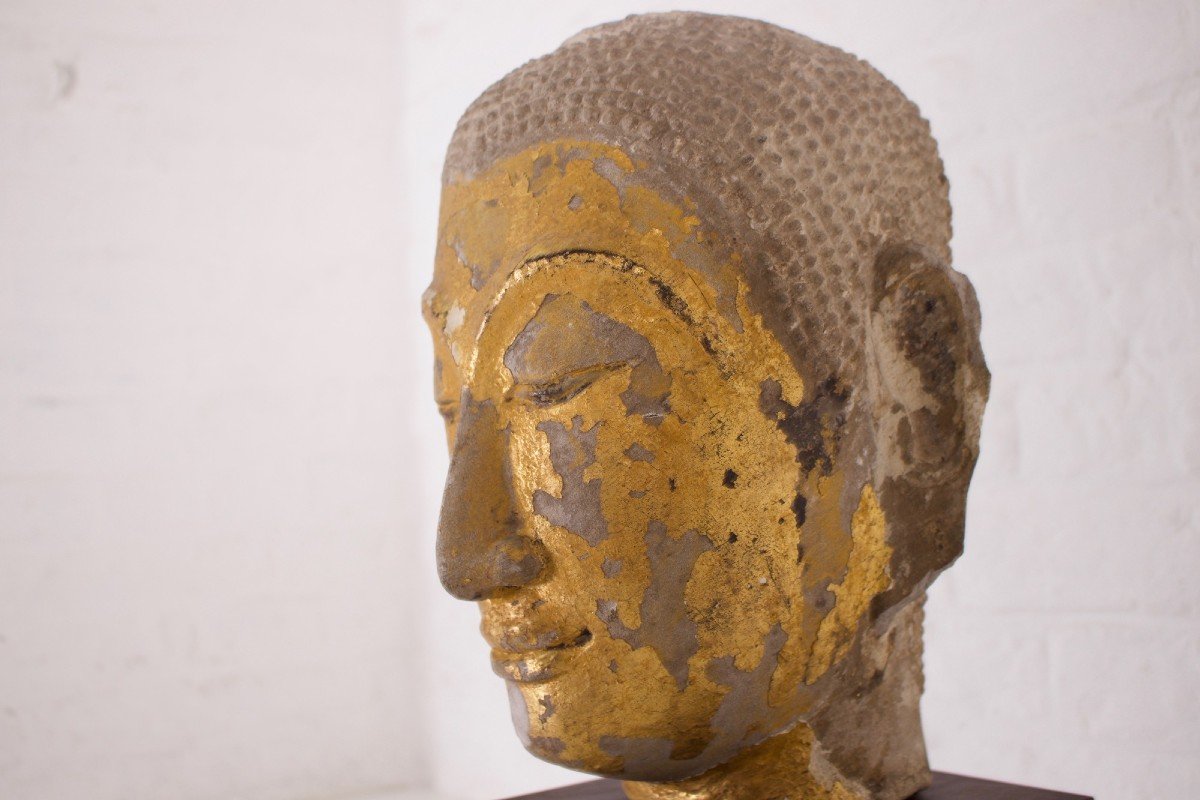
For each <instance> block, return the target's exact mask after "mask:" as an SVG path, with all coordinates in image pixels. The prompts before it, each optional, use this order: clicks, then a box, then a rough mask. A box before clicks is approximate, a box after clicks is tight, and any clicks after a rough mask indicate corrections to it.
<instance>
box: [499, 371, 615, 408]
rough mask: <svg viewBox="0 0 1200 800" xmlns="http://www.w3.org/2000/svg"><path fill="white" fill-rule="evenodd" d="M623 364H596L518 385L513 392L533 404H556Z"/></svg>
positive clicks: (541, 405)
mask: <svg viewBox="0 0 1200 800" xmlns="http://www.w3.org/2000/svg"><path fill="white" fill-rule="evenodd" d="M624 366H625V363H624V362H616V363H612V364H597V365H596V366H594V367H587V368H586V369H581V370H575V371H574V372H569V373H567V374H565V375H560V376H557V377H555V378H553V379H551V380H548V381H542V382H539V383H530V384H522V385H518V386H517V387H516V388H515V392H514V393H515V394H516V395H517V396H518V397H521V398H523V399H525V400H528V401H529V402H531V403H533V404H534V405H535V406H540V407H549V406H556V405H559V404H561V403H565V402H567V401H568V400H570V399H572V398H574V397H575V396H577V395H578V394H579V393H580V392H582V391H583V390H584V389H586V388H588V387H589V386H591V385H592V384H593V383H595V382H596V381H598V380H600V379H601V378H603V377H604V376H606V375H609V374H611V373H613V372H615V371H617V370H619V369H621V368H622V367H624Z"/></svg>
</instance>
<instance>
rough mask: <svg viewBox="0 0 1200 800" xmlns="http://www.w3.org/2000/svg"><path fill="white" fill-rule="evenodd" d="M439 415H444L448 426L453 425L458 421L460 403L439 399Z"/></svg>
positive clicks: (443, 417)
mask: <svg viewBox="0 0 1200 800" xmlns="http://www.w3.org/2000/svg"><path fill="white" fill-rule="evenodd" d="M437 407H438V413H439V414H441V415H442V419H443V420H445V422H446V424H447V425H453V424H454V423H455V421H457V420H458V401H457V400H447V399H444V398H441V397H439V398H438V400H437Z"/></svg>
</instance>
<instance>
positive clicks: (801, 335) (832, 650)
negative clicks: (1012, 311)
mask: <svg viewBox="0 0 1200 800" xmlns="http://www.w3.org/2000/svg"><path fill="white" fill-rule="evenodd" d="M949 239H950V207H949V202H948V195H947V183H946V179H945V177H944V175H943V171H942V165H941V161H940V160H939V158H938V154H937V148H936V144H935V142H934V140H933V139H932V137H931V136H930V133H929V127H928V124H927V123H926V122H925V121H924V120H923V119H922V118H921V117H920V115H919V113H918V111H917V109H916V107H915V106H914V105H913V104H912V103H911V102H910V101H908V100H907V99H906V98H905V97H904V95H903V94H901V92H900V91H899V90H898V89H897V88H896V87H895V86H893V85H892V84H891V83H889V82H888V81H887V80H886V79H885V78H884V77H883V76H881V75H880V74H879V73H878V72H876V71H875V70H874V69H872V68H871V67H870V66H869V65H867V64H866V63H865V62H862V61H860V60H858V59H856V58H855V57H853V56H851V55H848V54H846V53H844V52H842V51H840V50H837V49H835V48H832V47H829V46H826V45H823V44H819V43H817V42H815V41H812V40H811V39H808V38H805V37H803V36H800V35H798V34H795V33H792V32H789V31H786V30H783V29H780V28H777V27H774V26H771V25H768V24H765V23H762V22H756V21H752V20H746V19H738V18H731V17H720V16H709V15H701V14H685V13H671V14H658V15H648V16H639V17H631V18H629V19H626V20H624V21H622V22H618V23H613V24H609V25H602V26H600V27H597V28H592V29H590V30H587V31H584V32H583V33H581V34H579V35H578V36H576V37H574V38H572V39H570V40H569V41H567V42H566V43H565V44H563V45H562V46H561V47H560V48H559V49H558V50H556V51H555V52H553V53H552V54H550V55H548V56H546V57H544V58H541V59H538V60H536V61H532V62H530V63H528V64H526V65H525V66H523V67H521V68H520V69H518V70H516V71H515V72H513V73H511V74H509V75H508V76H507V77H505V78H504V79H502V80H501V81H500V82H498V83H496V84H495V85H493V86H492V87H491V88H489V89H488V90H487V91H486V92H485V93H484V94H483V95H482V96H481V97H480V98H479V99H478V100H476V101H475V103H474V104H473V105H472V106H471V107H470V108H469V109H468V110H467V112H466V113H465V114H464V116H463V117H462V120H461V121H460V123H459V125H458V129H457V131H456V132H455V135H454V138H453V141H452V142H451V144H450V148H449V153H448V156H447V158H446V164H445V171H444V178H443V197H442V208H441V218H440V229H439V233H438V242H437V259H436V267H435V275H434V279H433V284H432V286H431V287H430V289H429V291H428V292H427V294H426V297H425V314H426V317H427V319H428V322H429V324H430V327H431V329H432V331H433V338H434V342H435V350H436V358H437V367H436V383H437V389H436V390H437V399H438V404H439V406H440V408H441V411H442V414H443V416H444V418H445V422H446V430H447V440H448V444H449V449H450V454H451V459H450V468H449V476H448V478H447V482H446V489H445V497H444V501H443V508H442V514H441V521H440V523H439V531H438V568H439V571H440V576H441V579H442V583H443V584H444V585H445V587H446V589H447V590H448V591H449V592H450V593H452V594H453V595H455V596H456V597H460V598H462V599H464V600H471V601H475V602H476V603H478V604H479V607H480V609H481V611H482V617H483V622H482V631H483V635H484V637H485V638H486V639H487V641H488V642H489V643H490V645H491V646H492V648H493V650H492V661H493V669H494V670H495V671H496V672H497V674H499V675H500V676H501V677H502V678H503V679H504V680H505V682H506V683H507V686H508V690H509V698H510V703H511V708H512V715H513V720H514V723H515V726H516V729H517V732H518V734H519V735H520V737H521V740H522V741H523V743H524V744H525V746H526V748H527V749H529V750H530V751H531V752H532V753H534V754H535V755H537V756H539V757H541V758H543V759H546V760H548V761H551V762H555V763H558V764H562V765H564V766H567V767H571V768H574V769H579V770H584V771H588V772H592V773H595V774H600V775H606V776H612V777H618V778H621V779H623V780H625V781H626V784H625V785H626V792H627V793H628V794H629V795H630V796H631V797H635V798H636V797H662V798H668V797H678V798H684V797H687V798H716V797H723V798H724V797H730V798H741V797H745V798H756V799H757V800H762V798H769V797H784V796H792V797H801V796H803V797H810V796H811V797H839V798H841V797H856V798H857V797H877V798H900V797H906V796H908V795H909V794H910V793H911V792H913V791H915V790H916V789H919V788H921V786H923V785H924V784H925V783H926V782H927V781H928V767H927V764H926V759H925V750H924V745H923V740H922V737H921V731H920V719H919V709H918V701H919V697H920V693H921V684H922V675H921V621H922V605H923V602H924V592H925V589H926V587H927V586H928V585H929V583H930V581H932V580H933V578H934V577H935V576H936V575H937V574H938V573H939V572H940V571H941V570H942V569H944V568H945V567H946V566H948V565H949V564H950V563H951V562H952V561H953V560H954V559H955V558H956V557H957V556H958V554H959V553H960V552H961V548H962V540H963V518H964V506H965V501H966V491H967V484H968V482H969V480H970V476H971V471H972V469H973V467H974V463H975V459H976V455H977V447H978V438H979V425H980V417H981V414H982V410H983V405H984V402H985V400H986V396H987V389H988V372H987V369H986V367H985V365H984V361H983V357H982V353H981V351H980V346H979V313H978V308H977V305H976V302H975V297H974V293H973V291H972V289H971V286H970V284H969V283H968V281H967V279H966V278H965V277H963V276H962V275H960V274H959V273H957V272H955V271H954V270H953V269H952V268H951V267H950V250H949Z"/></svg>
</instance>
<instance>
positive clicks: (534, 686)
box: [506, 678, 733, 782]
mask: <svg viewBox="0 0 1200 800" xmlns="http://www.w3.org/2000/svg"><path fill="white" fill-rule="evenodd" d="M506 684H507V687H508V695H509V710H510V712H511V713H512V719H513V727H514V728H515V729H516V732H517V736H518V737H519V738H520V740H521V743H522V745H524V747H525V749H526V750H527V751H529V753H530V754H532V755H534V756H536V757H537V758H539V759H541V760H543V761H547V762H549V763H551V764H555V765H558V766H562V767H567V768H568V769H573V770H577V771H580V772H588V773H591V774H593V775H598V776H601V777H605V778H617V779H619V780H626V781H645V782H663V781H678V780H683V779H685V778H690V777H694V776H696V775H699V774H701V773H703V772H706V771H708V770H709V769H711V768H713V767H715V766H717V765H719V764H720V763H721V762H722V761H724V760H726V759H727V758H729V757H731V756H732V755H733V753H729V752H723V750H724V748H719V747H712V748H710V747H705V746H704V742H698V743H693V744H691V745H689V743H688V742H686V741H681V740H679V739H678V738H677V737H678V732H679V730H680V720H679V719H678V718H671V717H663V718H662V720H661V723H660V724H659V725H647V724H646V720H643V721H642V723H643V724H642V725H640V726H639V727H638V729H637V730H625V729H623V728H622V727H621V725H622V722H623V721H624V720H623V718H622V716H623V715H622V714H620V713H603V712H602V711H601V706H600V704H598V703H596V702H595V698H596V690H595V689H594V688H593V689H592V690H591V691H583V690H582V687H579V686H576V685H572V682H571V681H570V679H569V678H567V679H562V678H560V679H553V680H545V681H539V682H537V683H526V682H516V681H506ZM572 701H574V702H572ZM533 708H536V709H537V711H535V712H533V713H531V709H533ZM699 727H700V728H701V729H704V730H707V729H708V728H707V725H701V726H699Z"/></svg>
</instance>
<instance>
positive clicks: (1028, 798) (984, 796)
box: [509, 772, 1092, 800]
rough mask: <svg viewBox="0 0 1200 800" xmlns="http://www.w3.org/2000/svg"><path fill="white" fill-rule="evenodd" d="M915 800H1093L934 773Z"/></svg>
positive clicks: (613, 797)
mask: <svg viewBox="0 0 1200 800" xmlns="http://www.w3.org/2000/svg"><path fill="white" fill-rule="evenodd" d="M509 800H625V793H624V792H622V791H621V783H620V781H611V780H598V781H588V782H587V783H579V784H576V785H574V786H564V787H563V788H561V789H551V790H550V791H548V792H538V793H537V794H526V795H521V796H520V797H512V798H509ZM912 800H1092V798H1090V797H1085V796H1084V795H1081V794H1064V793H1063V792H1049V791H1046V790H1045V789H1031V788H1030V787H1028V786H1014V785H1012V784H1011V783H997V782H996V781H985V780H980V779H979V778H966V777H963V776H962V775H950V774H948V773H945V772H935V773H933V785H932V786H930V787H929V788H928V789H925V790H924V791H920V792H917V793H916V794H915V795H913V796H912Z"/></svg>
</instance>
